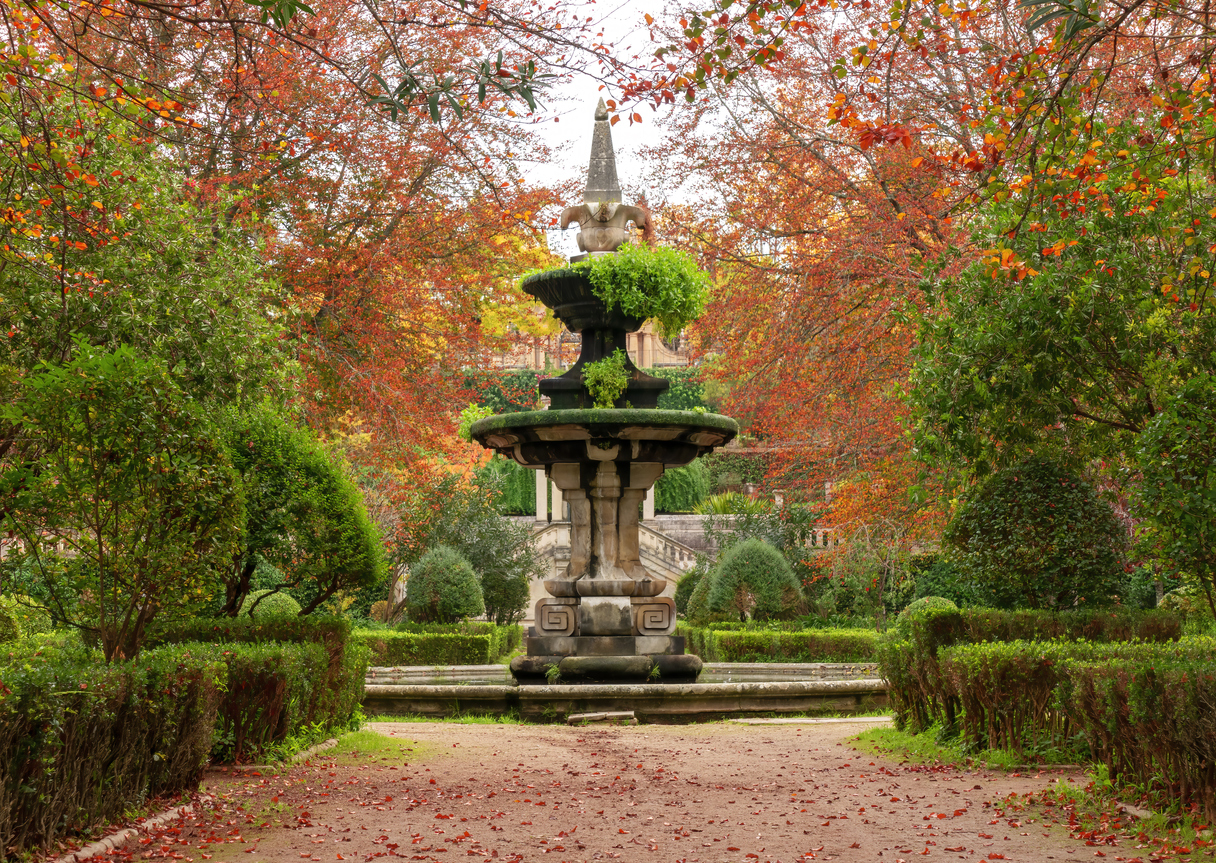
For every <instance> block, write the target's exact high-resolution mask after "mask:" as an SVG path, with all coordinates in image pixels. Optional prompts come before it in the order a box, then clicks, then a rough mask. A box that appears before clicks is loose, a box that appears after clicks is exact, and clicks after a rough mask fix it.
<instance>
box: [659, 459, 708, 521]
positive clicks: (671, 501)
mask: <svg viewBox="0 0 1216 863" xmlns="http://www.w3.org/2000/svg"><path fill="white" fill-rule="evenodd" d="M707 497H709V469H708V468H707V467H706V466H705V461H704V459H697V460H696V461H694V462H692V463H691V464H687V465H685V466H684V467H673V468H668V469H667V470H665V471H663V475H662V476H661V477H659V481H658V482H656V483H655V484H654V508H655V510H657V511H658V512H692V511H693V508H694V507H696V506H697V505H698V504H700V503H701V501H703V500H705V498H707Z"/></svg>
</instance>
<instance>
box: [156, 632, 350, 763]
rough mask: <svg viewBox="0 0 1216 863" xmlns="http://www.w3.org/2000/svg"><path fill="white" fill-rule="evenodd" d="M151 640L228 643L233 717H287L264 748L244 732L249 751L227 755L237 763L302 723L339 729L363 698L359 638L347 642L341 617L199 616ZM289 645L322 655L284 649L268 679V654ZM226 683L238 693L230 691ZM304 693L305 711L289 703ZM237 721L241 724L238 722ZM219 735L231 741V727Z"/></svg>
mask: <svg viewBox="0 0 1216 863" xmlns="http://www.w3.org/2000/svg"><path fill="white" fill-rule="evenodd" d="M151 641H152V642H153V643H154V644H165V643H178V642H188V641H201V642H209V643H214V644H223V645H227V646H228V653H227V654H226V656H227V657H228V658H229V659H231V661H232V663H233V664H232V665H230V672H229V674H230V686H229V693H230V694H229V696H228V697H229V699H232V698H235V697H237V694H239V695H240V697H241V698H242V703H243V705H247V706H241V707H236V706H233V707H232V708H231V711H233V714H232V715H234V716H244V715H245V714H246V713H248V712H250V711H252V712H254V713H259V712H261V711H264V710H271V714H267V715H274V716H287V717H290V719H289V721H288V726H287V727H286V728H285V730H283V731H282V733H278V732H276V733H275V734H274V735H273V736H271V737H270V738H267V739H265V742H264V743H257V742H256V741H253V740H252V739H250V738H249V737H248V735H247V734H246V735H245V736H244V737H242V740H249V741H250V743H251V746H250V747H249V748H248V749H246V748H245V747H242V746H237V747H236V749H235V750H233V752H232V757H234V758H237V759H245V758H246V757H249V756H252V755H254V754H256V752H258V751H260V749H261V748H262V747H263V746H264V745H268V744H269V743H274V742H278V741H280V740H282V739H283V738H284V737H285V736H287V735H289V734H295V733H296V732H298V731H299V730H301V729H303V728H306V727H309V726H314V725H316V726H319V727H323V728H326V729H329V728H342V727H345V726H346V725H347V724H348V723H349V722H350V718H351V716H352V715H354V712H355V709H356V708H357V707H358V706H359V703H360V702H361V701H362V699H363V680H364V678H365V677H366V675H367V666H368V659H369V651H368V649H367V647H366V645H364V644H363V643H362V642H361V641H360V640H359V639H356V638H352V637H351V626H350V622H349V621H347V620H344V619H343V618H340V617H312V616H310V617H295V616H289V617H268V618H256V619H250V618H248V617H237V618H229V617H225V618H218V619H203V620H197V621H190V622H188V623H182V624H179V625H176V626H173V627H172V628H166V629H162V630H160V631H159V632H157V633H156V634H155V635H154V636H153V637H152V639H151ZM293 643H294V644H299V645H308V644H311V645H317V646H319V647H320V648H321V649H322V650H323V655H318V654H317V653H316V652H315V651H304V652H300V651H287V652H285V653H284V658H283V661H284V663H285V665H284V667H283V668H282V669H281V671H280V673H279V674H278V675H277V676H275V675H274V674H273V673H272V672H273V671H274V668H273V660H271V659H269V658H268V657H269V656H270V653H268V651H270V652H273V650H275V649H282V646H283V645H287V644H293ZM236 645H242V646H241V647H239V648H238V647H236ZM276 645H277V646H276ZM318 656H319V657H320V658H318ZM232 669H236V672H235V673H236V674H237V676H236V677H231V675H232V674H233V673H234V672H233V670H232ZM268 674H269V675H270V676H267V675H268ZM298 675H307V676H309V678H310V679H309V680H308V681H301V680H297V679H296V678H297V676H298ZM272 683H273V688H274V691H275V693H276V695H275V698H274V699H273V700H271V701H268V700H267V699H268V697H269V696H267V695H264V694H263V693H262V690H259V688H258V687H271V686H272ZM233 685H236V686H237V687H238V688H236V689H234V688H233ZM304 689H307V690H308V694H307V704H306V707H305V706H303V704H301V705H298V706H292V704H293V703H294V702H292V700H293V699H300V698H302V697H304V695H303V694H302V693H303V692H304ZM228 709H229V708H226V710H228ZM225 715H227V714H225ZM234 721H235V720H234ZM240 722H241V723H245V719H241V720H240ZM224 732H225V735H226V734H227V732H231V733H232V737H233V740H234V741H235V735H236V728H235V726H233V727H229V726H227V725H226V726H225V728H224ZM221 736H222V743H223V745H227V743H228V737H227V736H224V735H221ZM221 754H224V755H227V754H228V753H227V752H223V753H221Z"/></svg>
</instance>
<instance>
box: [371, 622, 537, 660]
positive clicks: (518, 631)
mask: <svg viewBox="0 0 1216 863" xmlns="http://www.w3.org/2000/svg"><path fill="white" fill-rule="evenodd" d="M355 637H356V638H358V639H359V640H360V641H362V642H363V643H364V644H366V645H367V647H368V649H369V651H370V653H371V662H372V664H373V665H376V666H394V665H491V664H493V663H496V662H498V661H499V660H501V659H502V658H503V657H506V656H509V655H510V654H511V653H512V652H514V651H515V650H516V649H518V648H519V647H520V645H521V644H522V643H523V628H522V627H520V626H517V625H514V624H512V625H509V626H499V625H497V624H494V623H488V622H483V621H465V622H463V623H459V624H433V623H403V624H401V625H400V626H398V627H396V630H395V631H383V630H368V631H362V632H356V633H355Z"/></svg>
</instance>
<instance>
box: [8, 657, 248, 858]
mask: <svg viewBox="0 0 1216 863" xmlns="http://www.w3.org/2000/svg"><path fill="white" fill-rule="evenodd" d="M225 675H226V669H225V666H224V664H223V663H222V662H221V661H220V660H219V658H218V657H216V656H215V655H214V654H213V652H211V651H209V650H208V649H207V648H206V647H204V646H200V645H173V646H167V647H162V648H159V649H156V650H145V651H144V652H143V653H141V654H140V656H139V658H138V659H136V660H134V661H131V662H123V663H112V664H109V665H106V664H104V663H103V662H102V660H101V656H100V653H99V652H97V651H94V650H89V649H87V648H85V647H83V646H81V645H80V644H79V642H78V641H77V640H75V639H73V638H68V637H65V636H62V635H60V636H40V637H35V638H31V639H26V640H24V641H22V642H18V643H16V644H12V645H6V646H5V648H4V649H3V650H2V651H0V764H2V765H4V769H3V771H0V848H3V849H4V853H5V855H9V854H18V855H20V854H21V853H22V852H24V851H27V850H30V849H33V848H37V847H43V846H46V845H48V844H49V843H51V842H53V841H54V840H56V839H58V838H59V837H61V836H64V835H68V834H70V833H72V832H77V831H85V830H90V829H92V828H95V827H97V826H99V825H101V824H103V823H106V822H108V821H112V820H114V819H116V818H119V817H121V816H122V815H123V813H124V812H125V811H127V809H128V808H129V807H130V806H132V805H133V804H135V803H137V802H139V801H141V800H144V799H146V798H147V797H150V796H157V795H164V794H174V793H177V792H181V791H186V790H190V789H192V788H194V787H196V786H197V783H198V779H199V776H200V773H201V771H202V768H203V767H204V766H205V765H206V763H207V757H208V753H209V752H210V751H211V746H212V740H213V732H214V729H215V726H216V718H217V711H218V709H219V706H220V703H221V700H222V688H223V685H224V680H225Z"/></svg>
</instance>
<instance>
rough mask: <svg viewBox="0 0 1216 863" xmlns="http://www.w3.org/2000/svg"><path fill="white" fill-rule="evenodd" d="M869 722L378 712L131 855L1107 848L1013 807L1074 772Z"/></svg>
mask: <svg viewBox="0 0 1216 863" xmlns="http://www.w3.org/2000/svg"><path fill="white" fill-rule="evenodd" d="M871 726H872V723H869V724H861V723H856V724H855V723H823V724H813V725H812V724H808V725H740V724H733V723H715V724H706V725H684V726H666V725H658V726H656V725H642V726H636V727H598V726H589V727H581V728H567V727H561V726H534V725H522V726H521V725H515V726H512V725H458V724H453V723H373V724H372V725H371V729H372V730H374V731H375V732H378V733H379V734H382V735H385V736H386V737H387V738H389V739H388V740H385V738H379V737H377V738H371V739H370V741H371V742H367V741H368V738H364V740H365V743H364V744H363V745H364V746H366V747H367V749H368V751H366V752H364V753H355V754H351V753H349V752H345V753H343V752H341V751H340V750H335V751H334V752H335V753H337V754H330V753H323V754H322V755H319V756H316V758H315V759H314V760H313V761H312V762H310V763H307V764H303V765H300V766H297V767H294V768H292V769H290V770H288V771H285V772H283V773H280V774H274V775H271V774H268V775H260V771H248V772H245V773H241V774H234V773H212V774H211V775H210V776H209V777H208V780H207V782H206V790H207V791H208V792H210V793H211V794H214V795H216V803H215V804H214V806H213V808H210V809H204V810H202V812H201V814H200V815H199V816H198V817H197V818H196V819H193V820H190V821H187V822H184V823H178V824H176V825H173V826H170V827H169V829H167V830H165V831H160V832H158V833H157V834H155V835H153V836H148V837H145V838H144V839H142V840H141V844H140V845H139V846H134V847H130V848H128V849H126V853H124V854H122V856H130V857H132V858H134V859H136V860H142V859H176V860H186V861H202V860H212V861H214V863H257V862H258V861H268V863H300V861H302V860H310V861H323V863H328V861H343V860H350V861H360V863H372V861H374V860H376V859H377V858H397V859H407V860H425V861H446V863H452V861H454V860H456V859H463V858H468V857H481V858H488V859H493V860H498V861H503V863H519V861H550V860H551V861H553V863H561V861H570V863H574V861H593V860H622V861H670V863H692V861H703V863H719V861H722V863H726V861H730V863H752V861H771V863H778V861H784V863H793V861H802V860H838V861H867V863H875V861H878V863H901V861H902V863H912V861H913V859H914V858H915V859H917V860H920V859H924V858H930V859H948V860H953V859H961V860H1013V861H1044V860H1054V859H1060V860H1067V859H1070V858H1071V859H1078V856H1079V857H1085V858H1089V857H1091V856H1095V852H1094V851H1093V849H1092V848H1087V847H1086V846H1085V844H1084V843H1083V842H1080V841H1077V840H1075V839H1070V838H1069V835H1068V831H1067V829H1066V828H1065V827H1064V826H1061V825H1051V826H1045V825H1044V824H1043V823H1041V822H1039V821H1037V820H1032V819H1029V818H1027V819H1026V820H1025V822H1024V823H1023V821H1022V820H1019V817H1018V816H1017V815H1014V814H1012V813H1005V812H1004V807H1002V806H1001V803H1000V802H1001V800H1002V799H1003V798H1005V797H1007V796H1008V795H1010V794H1013V793H1017V794H1025V793H1026V792H1029V791H1034V790H1037V789H1040V788H1043V787H1045V786H1047V785H1050V784H1051V783H1053V782H1054V781H1055V780H1056V779H1057V778H1059V776H1060V774H1059V773H1055V774H1047V773H1044V774H1038V775H1030V776H1018V775H1013V774H1004V773H1000V772H987V771H983V772H966V771H959V770H955V769H952V768H942V767H923V766H914V765H903V766H900V765H899V764H896V763H894V762H891V761H887V760H884V759H882V758H878V757H875V756H871V755H868V754H863V753H860V752H858V751H857V750H855V749H853V748H852V747H851V746H850V745H849V743H848V739H849V738H850V737H853V736H854V735H856V734H858V733H859V732H860V731H862V730H864V729H865V728H867V727H871ZM377 742H378V743H377ZM1007 815H1008V817H1006V816H1007ZM1107 851H1108V852H1109V853H1110V855H1111V857H1112V858H1114V859H1117V860H1121V859H1123V858H1122V857H1116V856H1115V855H1116V854H1118V853H1119V852H1118V850H1117V849H1113V848H1108V849H1107ZM1098 856H1105V853H1103V854H1101V855H1098Z"/></svg>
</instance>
